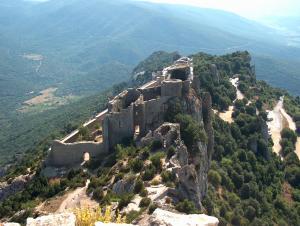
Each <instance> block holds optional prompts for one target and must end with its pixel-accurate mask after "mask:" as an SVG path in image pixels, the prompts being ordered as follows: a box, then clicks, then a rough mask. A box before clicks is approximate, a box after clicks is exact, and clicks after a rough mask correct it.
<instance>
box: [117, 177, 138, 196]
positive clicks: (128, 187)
mask: <svg viewBox="0 0 300 226" xmlns="http://www.w3.org/2000/svg"><path fill="white" fill-rule="evenodd" d="M133 189H134V179H133V180H132V179H131V178H128V179H126V178H125V179H122V180H119V181H118V182H116V183H115V184H114V185H113V188H112V190H113V192H114V193H116V194H124V193H130V192H133Z"/></svg>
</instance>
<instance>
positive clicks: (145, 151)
mask: <svg viewBox="0 0 300 226" xmlns="http://www.w3.org/2000/svg"><path fill="white" fill-rule="evenodd" d="M149 156H150V153H149V150H148V149H144V150H143V152H142V154H141V158H142V160H146V159H148V158H149Z"/></svg>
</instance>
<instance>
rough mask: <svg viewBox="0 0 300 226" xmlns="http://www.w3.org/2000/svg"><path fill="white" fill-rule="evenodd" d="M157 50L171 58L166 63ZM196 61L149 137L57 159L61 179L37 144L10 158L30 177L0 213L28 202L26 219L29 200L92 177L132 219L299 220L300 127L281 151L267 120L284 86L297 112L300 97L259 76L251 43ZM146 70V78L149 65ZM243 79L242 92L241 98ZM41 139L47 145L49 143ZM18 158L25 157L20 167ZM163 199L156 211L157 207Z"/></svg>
mask: <svg viewBox="0 0 300 226" xmlns="http://www.w3.org/2000/svg"><path fill="white" fill-rule="evenodd" d="M177 56H178V55H177V54H176V53H173V54H164V53H162V52H158V53H156V54H153V55H152V56H151V57H150V58H149V59H147V60H146V61H145V62H143V63H141V64H140V65H139V66H138V67H137V68H136V69H135V73H134V75H136V72H140V71H144V70H145V71H147V70H153V72H156V71H157V70H159V69H161V68H162V67H164V65H166V64H167V61H168V60H167V59H169V60H170V61H171V59H176V58H177ZM158 57H162V59H163V61H161V62H160V63H159V60H158ZM151 59H152V60H151ZM192 71H193V73H194V76H193V83H192V84H191V87H190V89H189V91H188V92H187V90H186V89H183V90H182V89H181V90H182V91H183V93H182V96H179V97H176V98H171V99H170V100H169V101H170V102H169V103H168V102H167V103H166V105H165V106H164V108H161V109H162V111H163V112H164V113H163V114H164V116H165V117H159V118H156V119H155V118H153V120H154V121H152V122H147V123H149V124H150V125H156V123H157V120H159V121H160V120H163V121H160V122H161V125H160V126H158V127H157V129H154V130H151V131H150V132H149V133H147V134H146V135H145V136H143V137H140V138H138V137H136V136H134V138H133V139H126V141H124V142H121V143H120V144H117V145H116V146H115V148H113V150H112V151H111V152H110V155H105V156H99V158H96V157H95V158H92V159H91V160H90V162H88V163H87V164H86V165H83V166H81V167H80V169H78V170H76V171H75V170H74V169H68V170H67V171H66V168H64V169H63V170H62V171H60V170H59V169H57V171H58V172H60V173H61V176H60V177H56V178H55V180H53V179H50V178H46V177H45V174H44V173H45V168H44V164H42V163H41V160H42V158H40V159H37V158H36V155H37V154H36V153H33V154H31V155H30V156H29V158H30V157H31V158H33V156H35V160H34V162H30V161H28V162H26V161H25V162H23V163H20V164H18V165H17V166H15V167H12V168H11V170H12V171H11V172H12V173H11V174H10V175H8V176H7V177H6V178H9V177H12V176H13V175H15V174H16V173H20V172H28V170H27V168H28V167H30V168H31V174H32V179H31V181H30V182H28V183H27V184H26V186H25V189H24V190H23V191H21V192H20V193H17V194H14V195H11V196H10V197H8V198H6V199H5V200H3V201H2V202H1V203H0V216H1V217H8V216H12V215H13V214H15V212H16V211H18V210H21V209H27V211H24V212H22V214H19V215H15V218H13V220H17V221H22V220H24V219H25V218H27V217H28V215H29V216H31V215H33V213H32V212H31V211H30V210H32V211H34V209H33V207H34V206H36V205H38V204H39V202H43V201H46V200H48V201H49V203H51V199H50V200H49V198H51V197H55V196H56V195H57V194H61V192H68V191H69V189H72V188H75V187H84V186H85V181H86V180H88V179H90V180H91V183H90V184H89V187H88V189H87V193H88V194H89V195H90V196H91V197H93V199H94V200H95V201H97V202H98V203H99V204H100V205H101V206H102V207H103V208H105V207H107V206H110V205H114V208H112V210H113V213H115V212H114V210H115V209H118V210H119V211H120V213H121V214H124V216H126V219H127V220H126V221H127V222H128V223H131V222H134V223H135V224H139V223H141V222H144V224H141V225H149V222H150V221H149V219H150V220H152V218H153V217H154V216H155V215H156V214H155V213H156V212H159V211H161V209H167V210H169V211H173V212H176V211H178V212H181V214H183V213H187V214H191V213H199V212H201V213H205V214H208V215H211V216H215V217H217V218H218V219H219V221H220V224H221V225H264V224H265V222H268V223H270V224H274V225H299V222H300V218H299V202H300V199H299V184H300V183H299V178H300V162H299V159H298V158H297V156H296V154H295V153H294V150H293V149H292V148H293V147H294V146H295V142H296V139H297V135H296V133H295V132H293V131H291V130H284V131H283V132H282V134H281V135H282V137H283V138H284V142H282V150H281V152H282V157H283V159H281V158H279V157H278V156H277V155H276V154H274V153H273V152H272V145H273V144H272V140H271V138H270V136H269V134H268V128H267V123H266V122H267V113H266V110H269V109H272V108H273V107H274V104H276V102H277V100H278V98H279V97H281V96H283V95H284V96H286V100H287V102H286V104H285V108H286V109H287V111H288V112H289V113H290V114H291V115H292V116H293V117H298V116H297V114H298V113H299V112H300V101H299V98H294V97H292V96H290V95H289V94H288V93H287V92H286V91H282V90H279V89H276V88H272V87H271V86H269V85H268V84H267V83H265V82H262V81H258V80H256V76H255V71H254V67H253V66H252V65H251V56H250V55H249V53H248V52H235V53H232V54H227V55H224V56H212V55H209V54H204V53H198V54H194V55H193V70H192ZM139 75H140V76H142V74H139ZM144 75H145V76H146V77H145V78H144V81H147V80H148V77H147V73H146V72H145V73H144ZM133 78H134V79H136V78H139V77H136V76H133ZM231 79H234V80H235V81H238V85H237V84H236V83H234V84H232V83H231V82H230V80H231ZM138 81H142V78H141V77H140V78H139V79H138ZM138 81H137V82H138ZM235 85H237V87H235ZM248 87H251V88H248ZM152 88H153V87H152ZM236 88H238V89H239V90H240V92H241V93H242V94H243V95H244V98H243V99H242V98H237V94H236V93H237V89H236ZM200 97H201V98H200ZM118 98H120V96H118ZM158 99H160V98H158ZM236 99H237V100H236ZM153 100H155V99H151V101H153ZM233 101H234V103H233ZM232 104H234V108H233V114H232V122H231V123H227V122H225V121H223V120H222V119H221V118H219V117H218V115H214V116H213V115H212V114H211V113H212V111H211V106H212V107H213V108H214V109H215V110H218V111H226V110H228V107H229V106H231V105H232ZM165 111H166V112H165ZM148 119H149V118H148ZM155 120H156V121H155ZM212 129H213V131H212ZM135 134H136V133H135ZM295 138H296V139H295ZM41 148H44V152H46V150H45V149H47V146H46V145H41ZM41 152H43V151H41ZM31 161H32V159H31ZM18 167H19V168H18ZM20 167H24V168H23V169H22V171H19V170H20ZM208 169H209V171H208V172H207V170H208ZM14 170H15V171H14ZM34 173H35V174H34ZM206 176H207V178H206ZM207 185H208V187H207ZM207 188H208V189H207ZM47 203H48V202H45V203H44V204H45V205H47ZM155 209H157V210H158V211H156V212H154V213H153V211H154V210H155ZM81 211H88V212H91V213H92V212H93V210H92V209H90V210H86V209H82V210H81ZM35 213H36V214H39V213H37V212H35ZM78 219H80V217H78V216H77V220H78ZM112 220H113V219H112Z"/></svg>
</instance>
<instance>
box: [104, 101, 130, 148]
mask: <svg viewBox="0 0 300 226" xmlns="http://www.w3.org/2000/svg"><path fill="white" fill-rule="evenodd" d="M133 116H134V106H133V105H130V106H129V107H128V108H126V109H122V110H121V111H120V112H112V113H109V114H107V116H106V118H105V120H104V123H103V139H104V141H105V142H107V143H106V146H105V147H106V148H108V149H109V148H113V147H114V146H115V145H116V144H119V143H121V142H122V140H123V139H124V138H127V137H132V136H133V135H134V132H135V127H134V118H133Z"/></svg>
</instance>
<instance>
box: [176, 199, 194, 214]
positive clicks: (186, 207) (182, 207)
mask: <svg viewBox="0 0 300 226" xmlns="http://www.w3.org/2000/svg"><path fill="white" fill-rule="evenodd" d="M175 208H176V210H178V211H179V212H183V213H186V214H193V213H197V209H196V207H195V204H194V203H193V202H192V201H189V200H187V199H184V200H183V201H181V202H179V203H177V205H176V207H175Z"/></svg>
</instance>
